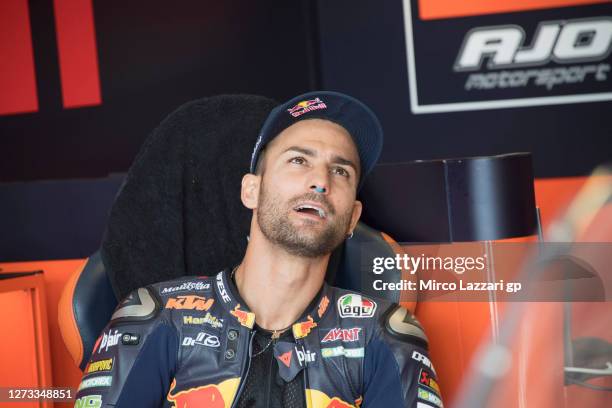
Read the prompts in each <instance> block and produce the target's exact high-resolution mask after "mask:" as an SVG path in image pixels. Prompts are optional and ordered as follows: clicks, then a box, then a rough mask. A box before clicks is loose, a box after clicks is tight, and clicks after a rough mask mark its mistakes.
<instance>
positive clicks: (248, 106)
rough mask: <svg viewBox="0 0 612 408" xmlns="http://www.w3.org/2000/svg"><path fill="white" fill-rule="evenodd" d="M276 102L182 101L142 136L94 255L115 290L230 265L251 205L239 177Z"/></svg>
mask: <svg viewBox="0 0 612 408" xmlns="http://www.w3.org/2000/svg"><path fill="white" fill-rule="evenodd" d="M277 104H278V103H277V102H276V101H274V100H272V99H268V98H265V97H261V96H253V95H222V96H214V97H210V98H203V99H199V100H196V101H192V102H189V103H187V104H185V105H183V106H181V107H180V108H178V109H177V110H176V111H174V112H173V113H171V114H170V115H169V116H168V117H167V118H166V119H165V120H164V121H163V122H162V123H161V124H160V126H159V127H158V128H156V129H155V130H154V131H153V132H152V134H151V135H150V136H149V137H148V138H147V140H146V141H145V143H144V144H143V146H142V148H141V150H140V152H139V153H138V155H137V157H136V159H135V160H134V163H133V164H132V166H131V167H130V170H129V172H128V174H127V177H126V180H125V182H124V184H123V186H122V187H121V189H120V190H119V193H118V195H117V198H116V199H115V203H114V205H113V207H112V210H111V214H110V218H109V221H108V224H107V229H106V232H105V235H104V238H103V241H102V248H101V256H102V260H103V262H104V265H105V268H106V270H107V271H108V275H109V278H110V280H111V284H112V287H113V290H114V292H115V295H116V296H117V298H118V299H122V298H124V297H125V296H126V295H127V294H128V293H129V292H131V291H132V290H134V289H136V288H138V287H141V286H144V285H147V284H151V283H154V282H159V281H162V280H168V279H172V278H177V277H180V276H184V275H202V274H207V273H213V272H215V271H218V270H220V269H222V268H224V267H227V266H228V265H232V264H236V263H238V262H239V261H240V259H241V258H242V256H243V254H244V251H245V248H246V243H247V242H246V234H247V233H248V230H249V225H250V220H251V211H249V210H247V209H246V208H245V207H243V205H242V203H241V201H240V199H239V197H240V184H241V183H240V182H241V179H242V176H243V175H244V174H246V173H248V170H249V169H248V168H249V161H250V155H251V152H252V150H253V146H254V144H255V140H256V139H257V135H258V132H259V129H260V128H261V125H262V123H263V121H264V120H265V118H266V117H267V115H268V113H269V112H270V111H271V110H272V108H273V107H274V106H276V105H277Z"/></svg>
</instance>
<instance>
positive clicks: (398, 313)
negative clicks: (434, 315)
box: [385, 305, 428, 348]
mask: <svg viewBox="0 0 612 408" xmlns="http://www.w3.org/2000/svg"><path fill="white" fill-rule="evenodd" d="M386 315H387V317H386V319H385V329H386V330H387V332H388V333H389V334H391V335H392V336H394V337H396V338H397V339H399V340H402V341H406V342H409V343H416V344H418V345H420V346H422V347H424V348H427V343H428V340H427V336H426V335H425V331H424V330H423V328H422V327H421V324H420V323H419V321H418V320H417V319H416V318H415V317H414V316H413V315H412V313H410V311H409V310H408V309H406V308H404V307H402V306H400V305H394V306H391V308H389V310H388V311H387V314H386Z"/></svg>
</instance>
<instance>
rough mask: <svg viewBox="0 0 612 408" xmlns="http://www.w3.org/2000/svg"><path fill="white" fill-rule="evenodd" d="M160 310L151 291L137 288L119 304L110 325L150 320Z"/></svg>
mask: <svg viewBox="0 0 612 408" xmlns="http://www.w3.org/2000/svg"><path fill="white" fill-rule="evenodd" d="M160 309H161V303H160V301H159V299H158V298H157V295H156V294H155V293H154V291H153V290H152V289H150V288H148V287H144V288H138V289H136V290H134V291H133V292H131V293H130V294H129V295H128V297H126V298H125V299H123V301H121V303H119V305H118V306H117V308H116V309H115V312H114V313H113V315H112V316H111V325H112V324H117V323H125V322H137V321H146V320H150V319H153V318H154V317H155V316H157V314H158V313H159V311H160Z"/></svg>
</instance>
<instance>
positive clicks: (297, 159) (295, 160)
mask: <svg viewBox="0 0 612 408" xmlns="http://www.w3.org/2000/svg"><path fill="white" fill-rule="evenodd" d="M289 163H293V164H304V163H306V159H304V158H303V157H294V158H292V159H291V160H289Z"/></svg>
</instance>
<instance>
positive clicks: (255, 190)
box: [240, 173, 261, 210]
mask: <svg viewBox="0 0 612 408" xmlns="http://www.w3.org/2000/svg"><path fill="white" fill-rule="evenodd" d="M260 183H261V176H257V175H255V174H251V173H248V174H245V175H244V176H243V177H242V185H241V188H240V199H241V200H242V204H244V206H245V207H246V208H248V209H250V210H253V209H255V208H257V206H258V199H259V185H260Z"/></svg>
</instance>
